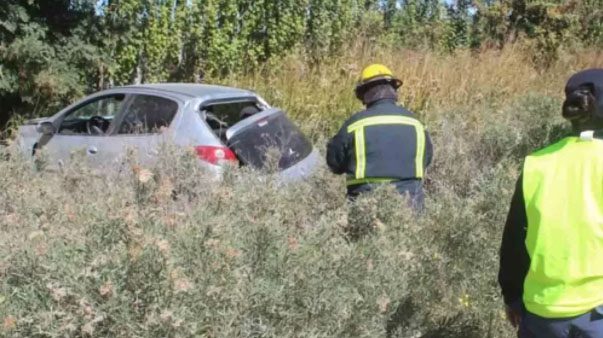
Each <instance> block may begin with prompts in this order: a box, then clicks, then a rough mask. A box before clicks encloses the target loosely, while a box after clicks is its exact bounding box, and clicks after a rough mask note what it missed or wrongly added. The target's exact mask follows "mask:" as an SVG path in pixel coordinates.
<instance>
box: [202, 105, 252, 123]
mask: <svg viewBox="0 0 603 338" xmlns="http://www.w3.org/2000/svg"><path fill="white" fill-rule="evenodd" d="M260 109H261V108H260V106H259V105H258V103H257V101H255V100H245V101H238V102H224V103H214V104H210V105H207V106H205V107H203V110H205V111H207V112H208V113H211V114H213V115H214V116H215V117H217V118H218V119H219V120H220V121H222V122H224V123H226V125H228V126H233V125H235V124H236V123H237V122H239V121H241V120H243V119H244V118H246V117H249V116H250V115H252V114H253V113H254V112H256V113H257V112H259V111H260Z"/></svg>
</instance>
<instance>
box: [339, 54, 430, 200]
mask: <svg viewBox="0 0 603 338" xmlns="http://www.w3.org/2000/svg"><path fill="white" fill-rule="evenodd" d="M401 85H402V82H401V81H400V80H398V79H397V78H395V77H394V76H393V74H392V72H391V71H390V70H389V69H388V68H387V67H386V66H384V65H380V64H373V65H370V66H368V67H366V68H365V69H364V70H363V71H362V74H361V77H360V80H359V81H358V84H357V86H356V97H357V98H358V99H359V100H361V101H362V103H363V104H364V105H365V106H366V109H365V110H363V111H361V112H358V113H356V114H354V115H353V116H352V117H350V118H349V119H348V120H347V121H346V122H345V123H344V124H343V126H342V127H341V129H340V130H339V132H338V133H337V134H336V135H335V136H334V137H333V138H332V139H331V140H330V141H329V143H328V146H327V164H328V165H329V168H330V169H331V171H332V172H334V173H335V174H346V175H347V194H348V197H350V198H354V197H356V196H358V194H360V193H363V192H366V191H370V190H372V189H373V188H374V187H375V185H377V184H384V183H387V184H393V185H395V186H396V188H397V189H398V191H399V192H400V193H401V194H405V195H409V197H410V200H411V202H412V206H413V207H415V208H417V209H421V208H422V207H423V184H422V179H423V176H424V173H425V168H426V167H427V166H428V165H429V164H430V163H431V159H432V154H433V149H432V144H431V139H430V137H429V134H428V133H427V132H426V131H425V128H424V126H423V124H421V122H419V121H418V120H417V119H416V116H415V115H414V114H413V113H411V112H410V111H408V110H406V109H404V108H402V107H400V106H398V105H397V104H396V102H397V100H398V94H397V89H398V88H400V86H401Z"/></svg>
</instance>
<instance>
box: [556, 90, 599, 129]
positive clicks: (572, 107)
mask: <svg viewBox="0 0 603 338" xmlns="http://www.w3.org/2000/svg"><path fill="white" fill-rule="evenodd" d="M593 91H594V88H593V86H592V85H588V84H586V85H581V86H579V87H578V88H576V89H574V91H572V92H570V93H568V94H567V96H566V98H565V102H563V112H562V114H563V117H564V118H566V119H568V120H570V121H576V120H580V121H587V120H591V119H593V118H595V116H594V114H595V112H596V110H597V109H596V108H597V107H596V105H597V99H596V98H595V95H594V94H593Z"/></svg>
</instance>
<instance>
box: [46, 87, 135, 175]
mask: <svg viewBox="0 0 603 338" xmlns="http://www.w3.org/2000/svg"><path fill="white" fill-rule="evenodd" d="M126 99H127V95H126V94H123V93H118V94H107V95H103V96H100V97H95V98H92V99H90V100H87V101H85V102H83V103H82V104H80V105H78V106H77V107H74V108H73V109H71V110H69V111H67V112H66V113H65V114H63V115H62V116H60V117H59V118H58V119H57V120H56V122H55V125H56V126H57V131H56V133H55V134H54V135H52V136H48V137H46V136H43V137H42V138H41V139H40V141H39V142H40V144H39V147H40V148H43V149H44V152H45V153H47V154H48V158H49V160H50V161H51V163H49V164H50V165H51V166H55V165H58V166H62V165H63V164H64V163H66V162H68V161H69V160H70V159H71V158H73V155H74V154H75V153H76V152H78V151H80V152H82V153H83V156H84V157H83V158H85V159H86V160H87V161H88V162H89V163H90V164H91V165H92V166H99V165H101V164H102V163H104V162H106V161H107V155H108V153H107V152H106V149H105V142H104V141H106V140H107V139H108V137H109V136H108V132H109V130H111V127H112V124H113V123H114V120H115V117H116V116H119V114H121V112H122V110H123V109H124V107H125V104H126V101H127V100H126Z"/></svg>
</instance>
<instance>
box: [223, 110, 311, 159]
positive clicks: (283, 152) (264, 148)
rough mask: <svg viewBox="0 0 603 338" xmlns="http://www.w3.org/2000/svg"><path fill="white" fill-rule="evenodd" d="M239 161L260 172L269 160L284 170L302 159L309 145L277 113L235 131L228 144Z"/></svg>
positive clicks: (279, 113) (293, 127)
mask: <svg viewBox="0 0 603 338" xmlns="http://www.w3.org/2000/svg"><path fill="white" fill-rule="evenodd" d="M228 145H229V147H230V148H231V149H232V150H233V151H234V152H235V153H236V154H237V156H238V157H239V160H241V161H242V162H243V163H245V164H248V165H251V166H252V167H255V168H258V169H264V168H266V167H267V164H268V163H269V161H270V160H271V159H272V160H273V161H275V162H277V165H278V169H281V170H284V169H287V168H290V167H292V166H293V165H295V164H296V163H298V162H300V161H301V160H303V159H304V158H306V157H307V156H308V155H310V153H311V152H312V144H311V143H310V141H308V139H307V138H306V136H305V135H304V134H303V133H302V132H301V130H300V129H299V128H298V127H297V126H296V125H295V124H293V122H291V121H290V120H289V119H288V118H287V116H285V114H283V113H282V112H277V113H275V114H273V115H269V116H267V117H265V118H263V119H260V120H259V121H254V122H253V123H251V124H250V125H249V126H246V127H244V128H242V129H241V130H239V131H237V132H236V133H235V134H234V135H232V137H230V139H229V140H228Z"/></svg>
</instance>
